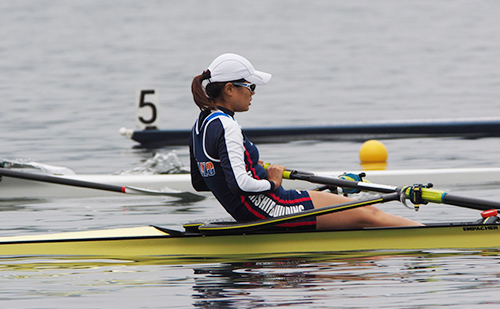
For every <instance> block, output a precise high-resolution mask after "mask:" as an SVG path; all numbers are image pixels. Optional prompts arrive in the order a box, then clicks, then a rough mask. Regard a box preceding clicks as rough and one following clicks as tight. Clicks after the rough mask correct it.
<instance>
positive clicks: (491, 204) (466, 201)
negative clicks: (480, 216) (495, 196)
mask: <svg viewBox="0 0 500 309" xmlns="http://www.w3.org/2000/svg"><path fill="white" fill-rule="evenodd" d="M443 203H444V204H449V205H454V206H460V207H466V208H473V209H478V210H489V209H500V203H499V202H495V201H487V200H482V199H477V198H471V197H463V196H455V195H452V194H445V195H444V196H443Z"/></svg>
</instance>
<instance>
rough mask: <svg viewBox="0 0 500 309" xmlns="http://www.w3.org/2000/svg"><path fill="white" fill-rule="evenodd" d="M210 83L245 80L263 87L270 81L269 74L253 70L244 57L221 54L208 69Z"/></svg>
mask: <svg viewBox="0 0 500 309" xmlns="http://www.w3.org/2000/svg"><path fill="white" fill-rule="evenodd" d="M208 70H209V71H210V76H211V77H210V79H209V80H208V81H209V82H210V83H215V82H230V81H233V80H239V79H245V80H247V81H249V82H251V83H253V84H256V85H265V84H267V82H268V81H269V80H270V79H271V76H272V75H271V74H269V73H265V72H262V71H257V70H255V69H254V67H253V65H252V64H251V63H250V61H248V60H247V59H246V58H245V57H242V56H240V55H237V54H231V53H228V54H222V55H220V56H219V57H217V58H215V60H214V61H212V63H211V64H210V66H209V67H208Z"/></svg>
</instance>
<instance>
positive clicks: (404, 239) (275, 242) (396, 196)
mask: <svg viewBox="0 0 500 309" xmlns="http://www.w3.org/2000/svg"><path fill="white" fill-rule="evenodd" d="M284 177H285V178H287V179H297V180H305V181H307V182H312V183H318V184H319V183H321V184H325V185H333V186H338V187H342V188H343V187H347V188H353V189H360V190H368V191H374V192H379V193H384V194H382V195H377V196H374V197H371V198H368V199H364V200H354V201H348V202H346V203H344V204H339V205H332V206H327V207H323V208H318V209H311V210H306V211H303V212H300V213H295V214H289V215H283V216H279V217H271V218H267V219H262V220H258V221H254V222H234V221H215V222H214V221H212V222H191V223H187V224H185V225H184V228H185V230H184V231H178V230H172V229H167V228H162V227H158V226H143V227H131V228H121V229H110V230H97V231H80V232H65V233H57V234H47V235H25V236H9V237H0V256H2V257H5V256H9V257H13V256H14V257H21V256H38V257H40V256H50V257H53V256H57V257H68V256H69V257H82V256H86V257H98V258H99V257H108V258H162V259H200V258H203V259H207V258H210V259H241V258H242V257H244V258H247V259H248V258H250V257H260V258H262V257H289V256H297V255H309V254H318V253H335V252H352V251H357V252H358V251H373V250H383V251H388V250H389V251H390V250H398V251H400V250H429V249H485V248H499V247H500V229H499V227H500V224H499V222H500V220H499V218H498V213H497V211H496V210H493V211H491V210H490V209H492V208H494V209H500V203H499V202H495V201H486V200H481V199H475V198H468V197H459V196H455V195H453V194H449V193H447V192H444V191H440V190H435V189H432V188H431V187H430V186H426V185H420V184H414V185H411V186H404V187H401V188H398V187H395V186H388V185H379V184H375V183H366V182H363V181H352V180H347V179H338V178H336V177H325V176H318V175H314V174H313V173H310V172H299V171H285V173H284ZM397 200H399V201H401V202H403V203H405V204H406V202H407V200H409V201H411V202H412V203H413V204H415V205H417V204H422V203H428V202H431V203H444V204H449V205H454V206H459V207H466V208H472V209H478V210H483V212H482V213H481V216H482V219H480V220H477V221H472V222H469V223H463V222H462V223H460V222H459V223H439V224H428V225H426V226H415V227H383V228H382V227H379V228H364V229H356V230H337V231H296V230H293V231H289V230H286V229H284V228H283V227H280V228H278V226H280V224H283V223H287V222H293V221H295V220H300V219H304V218H306V217H309V216H320V215H325V214H328V213H334V212H339V211H345V210H348V209H353V208H356V207H363V206H366V205H373V204H377V203H385V202H390V201H397Z"/></svg>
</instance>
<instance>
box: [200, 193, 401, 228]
mask: <svg viewBox="0 0 500 309" xmlns="http://www.w3.org/2000/svg"><path fill="white" fill-rule="evenodd" d="M398 199H399V193H397V192H396V193H391V194H385V195H382V196H378V197H375V198H372V199H367V200H362V201H352V202H348V203H343V204H337V205H332V206H326V207H322V208H317V209H310V210H305V211H302V212H298V213H294V214H290V215H284V216H280V217H273V218H267V219H262V220H257V221H252V222H243V223H236V224H234V223H230V224H223V223H210V224H207V225H201V226H199V227H198V230H199V231H200V232H202V233H203V234H206V235H221V234H224V235H227V234H241V233H245V232H250V231H255V230H260V229H264V228H267V227H272V226H276V225H279V224H283V223H288V222H293V221H297V220H300V219H304V218H307V217H312V216H320V215H326V214H329V213H334V212H339V211H344V210H348V209H354V208H358V207H363V206H368V205H373V204H377V203H385V202H390V201H396V200H398ZM292 237H293V236H292Z"/></svg>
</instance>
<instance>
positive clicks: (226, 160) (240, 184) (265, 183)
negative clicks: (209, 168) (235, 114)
mask: <svg viewBox="0 0 500 309" xmlns="http://www.w3.org/2000/svg"><path fill="white" fill-rule="evenodd" d="M222 121H226V124H225V125H224V134H223V135H222V137H221V138H223V139H224V140H221V141H219V143H218V145H219V151H218V152H219V154H220V160H221V161H220V163H221V166H222V167H223V169H224V174H225V176H226V180H227V182H228V184H229V188H230V190H231V192H233V193H235V194H245V195H248V194H259V193H267V192H270V191H272V190H274V183H272V182H271V181H269V180H267V179H255V178H253V177H252V176H250V175H249V173H248V172H247V170H246V164H245V153H246V150H245V146H244V143H243V133H242V132H241V128H240V127H239V125H238V123H237V122H236V121H234V120H232V119H231V120H228V119H222Z"/></svg>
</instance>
